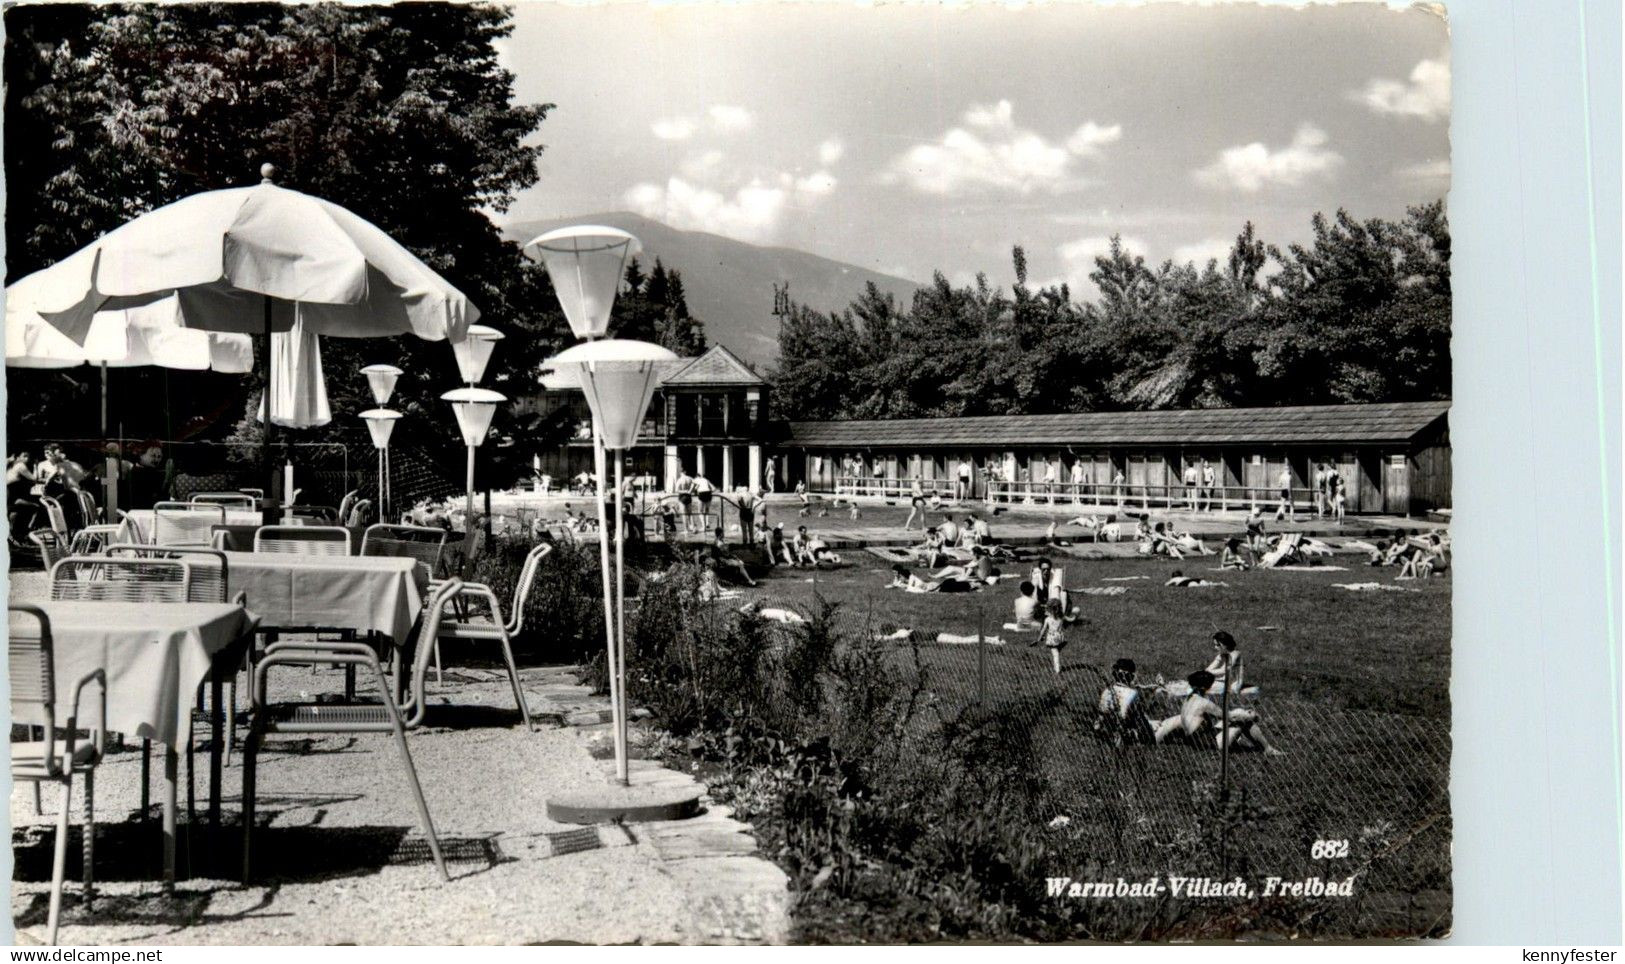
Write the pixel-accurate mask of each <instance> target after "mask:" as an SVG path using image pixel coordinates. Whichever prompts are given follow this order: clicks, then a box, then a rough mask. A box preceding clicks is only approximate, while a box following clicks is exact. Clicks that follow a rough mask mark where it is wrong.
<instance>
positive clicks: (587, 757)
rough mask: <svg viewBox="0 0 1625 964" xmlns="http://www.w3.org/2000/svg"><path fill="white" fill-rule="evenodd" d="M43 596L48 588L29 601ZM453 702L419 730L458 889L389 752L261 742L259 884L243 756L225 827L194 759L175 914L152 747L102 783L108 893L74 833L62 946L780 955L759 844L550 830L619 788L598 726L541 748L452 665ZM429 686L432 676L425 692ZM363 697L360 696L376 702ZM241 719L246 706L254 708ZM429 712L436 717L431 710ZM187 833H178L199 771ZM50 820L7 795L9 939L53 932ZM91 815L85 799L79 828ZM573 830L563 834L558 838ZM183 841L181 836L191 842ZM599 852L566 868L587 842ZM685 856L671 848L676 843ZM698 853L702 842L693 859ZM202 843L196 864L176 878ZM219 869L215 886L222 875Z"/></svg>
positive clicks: (275, 689) (479, 678)
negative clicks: (569, 801) (745, 951)
mask: <svg viewBox="0 0 1625 964" xmlns="http://www.w3.org/2000/svg"><path fill="white" fill-rule="evenodd" d="M31 582H39V583H40V585H39V586H37V587H36V586H33V585H32V584H31ZM42 589H43V580H32V581H31V580H29V579H28V578H27V575H26V574H23V578H20V579H19V578H17V574H14V576H13V582H12V591H13V598H14V599H16V598H27V597H28V596H34V597H35V598H38V595H39V591H40V590H42ZM447 657H448V667H447V676H446V681H445V685H444V686H443V687H440V688H438V689H437V691H436V694H435V696H434V699H435V700H436V701H437V702H439V703H444V704H446V708H444V709H442V710H440V711H439V713H438V715H437V716H436V715H431V717H430V719H431V721H435V720H438V721H439V723H440V725H435V726H426V727H424V728H422V729H419V730H414V731H411V732H410V733H409V734H408V742H409V745H410V747H411V751H412V756H413V759H414V762H415V763H416V765H417V770H418V773H419V776H420V777H421V779H422V782H423V788H424V793H425V795H426V796H427V798H428V803H429V809H430V812H431V813H432V815H433V818H434V822H435V827H436V830H437V831H438V834H439V836H440V839H441V841H442V845H443V847H444V849H445V851H446V853H447V859H448V869H449V870H450V872H451V876H452V880H451V882H450V883H449V884H448V883H442V882H441V881H440V879H439V877H438V875H437V874H436V873H435V870H434V865H433V864H432V863H431V862H430V860H429V857H428V851H427V847H426V846H425V845H424V841H423V838H422V836H421V834H420V832H419V829H418V825H417V818H416V813H415V811H414V808H413V805H412V800H411V795H410V791H409V789H408V787H407V783H406V780H405V776H404V773H403V772H402V770H401V767H400V764H399V757H398V756H397V753H396V751H395V748H394V746H393V741H392V739H391V738H390V737H388V736H384V735H371V734H365V735H356V736H341V737H319V738H315V739H307V740H294V739H292V738H289V737H282V738H274V739H272V740H267V748H266V751H265V752H264V753H263V754H262V756H261V758H260V767H259V792H258V799H259V812H260V816H261V819H262V821H263V820H264V819H266V818H267V817H269V820H270V822H269V825H268V826H266V825H265V824H263V823H262V824H261V827H260V828H258V829H256V831H255V838H254V839H255V845H254V849H255V854H256V865H257V870H258V871H259V872H260V875H261V876H260V877H259V879H258V880H257V881H256V883H255V884H254V885H251V886H247V887H244V886H242V885H240V884H239V883H237V882H236V881H235V880H234V879H220V878H232V877H234V876H235V874H236V872H237V867H238V866H239V865H238V863H237V861H238V860H239V854H240V852H241V850H240V845H241V830H240V827H239V824H238V823H237V814H238V812H239V807H240V802H241V800H240V794H241V788H242V765H241V755H240V753H239V754H237V755H235V756H233V758H232V760H231V763H230V765H229V766H228V767H227V768H226V770H225V776H224V778H223V785H222V795H223V807H222V810H223V813H224V819H225V821H226V824H227V826H225V827H223V828H222V829H221V831H220V832H219V833H218V835H214V836H211V835H210V834H209V832H208V830H207V826H206V824H205V823H203V821H204V819H205V818H204V805H205V800H206V789H207V780H208V766H207V755H206V754H205V753H201V752H200V753H199V754H198V757H197V762H198V769H199V775H198V778H197V794H198V813H199V821H200V824H199V825H198V826H197V827H196V828H194V829H193V831H192V833H191V835H190V838H189V839H190V841H191V846H190V850H191V851H192V855H191V861H192V865H193V870H194V873H195V876H194V877H193V878H192V879H189V880H183V881H181V882H180V883H179V884H178V886H177V889H176V893H175V895H174V896H173V897H166V896H165V895H164V894H163V893H162V888H161V886H160V880H161V869H162V850H161V846H162V844H161V835H160V830H159V823H158V821H157V820H156V815H157V812H158V805H157V800H158V799H159V791H158V786H159V784H160V778H159V776H158V773H159V771H160V770H161V766H160V765H159V763H158V761H159V760H160V759H161V757H160V756H159V755H158V754H155V756H154V764H155V765H154V778H153V785H154V790H153V801H154V803H153V807H152V810H151V813H152V814H153V817H154V819H152V820H151V821H147V822H143V821H141V820H139V819H138V816H139V809H140V756H141V754H140V751H139V747H132V748H130V749H126V750H122V751H115V752H112V753H110V754H109V756H108V757H107V759H106V760H105V762H104V763H103V764H102V765H101V766H100V767H99V768H98V770H97V776H96V812H97V818H98V819H97V827H98V831H97V832H98V836H97V847H96V868H97V878H98V897H97V901H96V904H95V906H94V908H92V909H90V910H88V911H87V910H86V909H85V908H83V907H82V906H80V904H79V901H78V894H79V886H78V885H77V884H75V883H74V881H75V880H76V879H78V865H79V861H78V847H79V834H78V831H77V829H76V830H75V831H74V832H73V834H72V836H71V838H70V851H69V859H68V864H69V866H68V872H67V878H68V881H69V883H68V885H67V887H66V888H65V896H64V913H63V925H62V934H61V938H60V939H61V941H62V942H63V943H64V944H70V943H71V944H110V943H137V944H334V943H357V944H418V943H444V944H494V943H502V944H516V943H534V942H542V941H571V942H588V943H626V942H642V943H652V942H681V943H717V942H730V943H732V942H763V941H767V942H777V941H783V940H784V939H785V936H786V934H787V929H788V923H787V914H786V910H785V908H786V905H787V889H786V881H785V878H784V875H783V874H782V872H780V871H779V870H778V869H777V868H776V867H774V866H773V865H772V864H771V863H769V862H767V861H766V860H763V859H762V858H760V857H758V856H755V855H754V850H755V844H754V840H752V839H751V838H750V837H749V836H748V834H747V833H745V832H744V831H746V830H748V828H745V827H743V826H742V825H740V824H738V823H736V822H734V821H731V820H729V819H728V814H727V812H726V810H725V808H718V807H714V806H713V807H710V808H709V809H708V810H707V811H706V812H704V813H702V815H701V816H700V817H698V818H695V819H694V820H691V821H682V822H681V824H682V825H683V826H679V825H677V824H670V825H666V824H662V825H647V826H642V825H634V826H631V827H628V828H625V829H621V828H613V827H612V828H602V829H601V830H599V831H596V832H595V831H592V830H588V831H586V832H585V834H584V833H583V832H582V831H581V829H580V828H577V827H573V826H569V825H563V824H558V823H555V822H553V821H551V820H549V819H548V817H547V815H546V806H545V801H546V799H547V797H548V796H549V794H552V793H555V792H559V791H561V790H565V789H568V788H576V787H582V786H586V785H589V784H591V783H594V782H599V781H603V780H606V779H607V778H608V764H606V763H605V762H604V761H601V760H597V759H594V758H593V756H592V755H591V754H590V753H589V752H588V747H587V740H588V738H589V737H591V736H592V735H594V734H593V730H599V731H601V730H604V729H607V728H606V727H597V728H571V727H553V726H548V725H545V724H539V725H538V729H537V731H536V732H534V733H529V732H526V731H525V729H524V728H523V726H521V725H520V723H519V720H518V715H517V713H516V712H515V711H514V709H513V696H512V692H511V690H510V689H509V688H508V686H507V684H506V682H505V677H497V676H496V675H495V674H493V673H489V672H481V671H459V670H457V669H456V668H455V667H456V663H455V661H454V657H453V655H452V654H451V653H449V652H448V653H447ZM524 675H525V676H526V689H527V692H528V694H529V695H530V697H531V704H532V706H533V707H534V708H541V707H543V706H546V705H549V704H550V702H551V700H553V699H558V698H562V697H560V695H559V694H570V695H569V697H568V698H569V699H570V701H571V703H572V704H580V703H582V702H583V700H584V698H583V697H581V696H579V695H577V694H579V691H576V690H570V689H567V688H566V684H568V683H569V682H570V681H569V680H568V679H567V678H565V677H563V676H561V675H559V673H558V672H557V671H550V670H527V671H525V674H524ZM342 681H343V677H342V674H341V673H340V672H338V671H336V670H324V671H321V672H319V673H315V674H312V673H311V672H310V671H309V670H308V669H304V668H287V669H285V670H284V671H282V672H281V673H275V674H273V676H272V693H271V696H272V698H273V699H275V698H277V697H278V696H279V695H280V696H283V697H295V696H298V697H301V698H308V696H309V695H314V694H320V693H338V692H341V691H342V685H343V682H342ZM431 685H432V681H431ZM363 691H364V692H365V689H364V690H363ZM243 699H244V701H245V702H246V697H243ZM431 712H433V711H431ZM182 766H183V771H182V776H181V789H180V796H181V805H180V810H181V814H180V818H181V820H182V821H184V820H185V795H186V784H185V779H186V778H185V773H184V761H183V764H182ZM45 794H46V801H45V810H46V815H45V816H44V817H40V816H37V815H36V814H35V812H34V804H33V793H32V790H31V788H29V787H27V786H26V785H25V786H21V787H19V788H17V789H14V791H13V793H12V797H11V819H12V828H13V829H12V843H13V852H14V855H15V858H16V863H17V871H16V875H15V876H16V879H14V880H13V885H12V886H13V893H12V913H13V917H14V919H15V923H16V925H17V934H16V938H17V940H18V941H20V942H24V943H27V942H30V941H31V940H38V939H39V938H41V937H43V931H44V919H45V908H46V900H47V898H48V895H49V889H50V886H49V881H50V856H51V846H52V842H53V838H54V832H53V831H52V830H51V829H50V827H51V824H52V822H53V820H54V817H53V815H54V814H55V813H56V812H57V807H58V806H59V803H60V790H53V789H52V788H47V789H46V791H45ZM82 805H83V792H82V787H80V786H76V787H75V791H74V810H75V820H76V821H77V819H78V815H79V813H80V812H81V808H82ZM567 831H574V833H571V834H570V836H568V837H565V838H556V837H550V836H549V834H558V833H560V832H567ZM183 835H184V828H183ZM584 840H585V841H587V842H589V844H597V849H590V850H586V851H584V852H570V850H571V848H572V846H574V845H579V844H581V843H582V842H583V841H584ZM674 841H675V842H674ZM696 841H698V844H697V845H696V844H695V842H696ZM187 849H188V848H187V847H186V846H184V845H183V847H182V860H183V864H182V866H183V868H184V867H185V860H186V851H187ZM210 874H212V875H213V876H212V877H211V876H208V875H210Z"/></svg>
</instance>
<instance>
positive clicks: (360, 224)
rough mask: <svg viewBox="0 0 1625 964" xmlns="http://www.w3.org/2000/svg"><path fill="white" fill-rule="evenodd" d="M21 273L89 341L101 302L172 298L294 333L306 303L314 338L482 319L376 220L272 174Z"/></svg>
mask: <svg viewBox="0 0 1625 964" xmlns="http://www.w3.org/2000/svg"><path fill="white" fill-rule="evenodd" d="M36 275H43V276H44V277H42V278H37V277H36ZM23 282H29V283H30V284H32V285H33V286H34V288H35V290H36V292H37V294H36V298H35V301H36V304H37V306H38V310H39V313H40V315H41V316H42V317H44V318H45V319H46V320H47V321H49V322H50V323H51V324H52V325H54V326H56V327H57V328H58V329H60V330H61V331H62V332H63V333H64V334H66V335H67V336H68V337H69V338H71V339H73V341H74V342H76V343H79V344H83V343H84V341H85V339H86V338H87V337H88V336H89V334H90V326H91V322H92V320H93V318H94V317H95V315H96V313H97V312H98V311H103V310H107V309H116V308H128V307H134V306H137V305H142V304H147V303H149V302H152V301H157V300H161V299H164V298H168V297H171V296H173V297H175V298H176V299H177V302H178V304H179V308H180V311H179V317H180V323H181V325H182V326H183V327H186V328H195V329H202V330H205V331H217V332H237V333H252V334H258V333H261V332H263V331H265V330H266V328H267V326H269V327H270V328H271V330H273V331H288V330H289V329H291V328H293V326H294V323H295V305H297V306H298V309H299V310H298V312H297V314H298V322H299V323H300V324H301V325H302V326H303V327H304V328H305V330H307V331H309V332H310V333H312V334H316V335H328V336H334V337H340V338H377V337H387V336H391V335H401V334H412V335H416V336H417V337H419V338H423V339H427V340H430V341H438V340H440V339H445V338H449V339H450V340H451V341H453V342H460V341H462V340H463V337H464V334H465V333H466V331H467V330H468V326H469V325H470V324H471V323H473V322H474V321H475V320H476V319H478V318H479V309H477V308H475V307H474V306H473V305H472V304H470V303H469V301H468V298H467V297H466V296H464V295H463V293H462V292H460V291H458V290H457V289H456V288H454V287H452V285H451V284H450V283H449V282H447V281H446V280H445V279H444V278H442V277H440V275H438V274H436V273H435V272H434V271H433V270H432V269H430V268H429V266H428V265H426V264H424V263H423V262H422V261H420V260H419V259H418V258H417V257H416V256H415V255H413V254H412V253H411V252H410V251H407V250H406V249H405V248H403V247H402V246H401V245H399V244H397V243H396V242H395V241H394V240H393V239H392V238H390V237H389V236H388V235H387V234H385V233H384V232H383V231H381V230H379V229H378V228H377V227H375V226H374V225H372V224H371V223H369V222H367V221H366V220H364V219H362V218H360V217H358V216H356V215H355V214H353V213H351V212H350V211H348V210H345V209H344V208H342V207H340V206H338V205H337V204H332V203H330V202H328V201H324V200H322V199H321V198H317V197H312V196H311V195H308V194H303V193H301V192H299V191H292V190H289V189H287V188H282V187H277V186H276V185H274V184H271V183H269V182H268V181H267V182H266V183H261V184H258V185H256V186H254V187H245V188H227V189H224V190H219V191H206V192H204V193H202V194H194V195H192V196H191V197H188V198H183V199H182V200H179V201H176V202H175V203H173V204H167V205H165V206H163V207H161V208H156V209H154V210H152V211H149V212H147V213H146V214H143V215H141V216H139V217H137V218H135V219H134V220H132V221H130V222H128V223H126V224H125V225H124V226H122V227H120V228H118V229H116V230H114V231H111V232H109V233H108V234H106V235H103V236H102V237H101V238H100V239H99V240H97V241H95V242H93V243H92V244H90V245H89V246H87V247H85V248H82V249H80V250H79V251H77V252H75V253H74V254H72V255H69V256H68V257H66V258H64V259H62V260H61V261H59V262H57V263H56V264H54V265H52V266H51V267H49V268H46V269H44V271H41V272H36V273H35V275H29V276H28V277H27V278H25V279H22V281H20V282H18V283H19V284H22V283H23Z"/></svg>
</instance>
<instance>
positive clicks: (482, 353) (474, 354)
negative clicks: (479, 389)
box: [451, 325, 504, 385]
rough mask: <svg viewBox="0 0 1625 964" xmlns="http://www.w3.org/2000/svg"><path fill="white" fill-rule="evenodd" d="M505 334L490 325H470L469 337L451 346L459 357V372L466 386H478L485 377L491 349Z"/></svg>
mask: <svg viewBox="0 0 1625 964" xmlns="http://www.w3.org/2000/svg"><path fill="white" fill-rule="evenodd" d="M503 337H504V336H503V334H502V332H500V331H497V330H496V329H495V328H492V327H490V326H489V325H469V326H468V337H467V338H464V339H463V340H462V341H460V342H457V343H455V344H453V345H452V346H451V350H452V352H454V353H455V354H456V355H457V372H458V374H460V375H461V376H462V377H463V382H464V384H467V385H476V384H478V383H479V381H480V379H482V378H484V377H485V366H486V365H488V364H490V362H491V349H493V348H495V347H496V345H497V342H499V341H501V340H502V339H503Z"/></svg>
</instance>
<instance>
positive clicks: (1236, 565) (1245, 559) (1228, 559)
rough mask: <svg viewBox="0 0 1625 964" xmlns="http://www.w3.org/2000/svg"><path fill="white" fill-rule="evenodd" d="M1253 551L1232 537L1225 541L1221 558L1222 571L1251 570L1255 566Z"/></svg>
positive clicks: (1220, 566) (1237, 538)
mask: <svg viewBox="0 0 1625 964" xmlns="http://www.w3.org/2000/svg"><path fill="white" fill-rule="evenodd" d="M1255 561H1256V560H1255V559H1254V557H1253V550H1252V549H1250V548H1248V547H1247V546H1244V545H1242V544H1241V539H1240V538H1239V537H1237V536H1231V537H1230V538H1228V539H1226V540H1225V541H1224V552H1223V553H1221V554H1220V556H1219V568H1220V569H1241V570H1246V569H1251V568H1252V567H1253V565H1254V564H1255Z"/></svg>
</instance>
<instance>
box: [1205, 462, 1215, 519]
mask: <svg viewBox="0 0 1625 964" xmlns="http://www.w3.org/2000/svg"><path fill="white" fill-rule="evenodd" d="M1214 489H1215V486H1214V478H1213V466H1212V464H1210V463H1209V462H1208V460H1207V459H1203V460H1202V508H1203V509H1204V510H1209V511H1211V510H1212V508H1213V494H1214Z"/></svg>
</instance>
